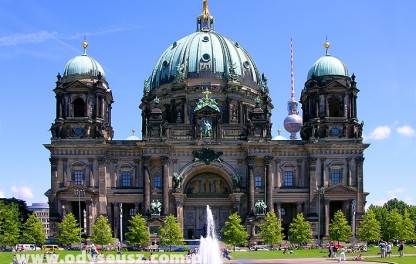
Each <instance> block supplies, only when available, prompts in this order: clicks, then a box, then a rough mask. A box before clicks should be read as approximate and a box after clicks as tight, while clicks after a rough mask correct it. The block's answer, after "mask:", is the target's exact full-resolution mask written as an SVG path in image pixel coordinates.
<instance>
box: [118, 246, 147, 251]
mask: <svg viewBox="0 0 416 264" xmlns="http://www.w3.org/2000/svg"><path fill="white" fill-rule="evenodd" d="M123 249H124V248H123ZM125 249H127V251H144V248H143V247H138V246H126V247H125Z"/></svg>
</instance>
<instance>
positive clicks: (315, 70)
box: [307, 41, 348, 80]
mask: <svg viewBox="0 0 416 264" xmlns="http://www.w3.org/2000/svg"><path fill="white" fill-rule="evenodd" d="M329 46H330V45H329V42H328V41H326V42H325V48H326V54H325V56H322V57H320V58H319V59H318V60H317V61H316V62H315V63H314V64H313V65H312V67H311V68H310V70H309V72H308V77H307V80H310V79H311V78H312V76H315V77H319V76H327V75H338V76H345V77H348V68H347V66H346V65H345V64H344V63H343V62H342V61H341V60H340V59H338V58H337V57H334V56H331V55H329V54H328V48H329Z"/></svg>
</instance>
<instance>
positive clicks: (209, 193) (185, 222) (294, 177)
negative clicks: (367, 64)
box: [45, 17, 368, 241]
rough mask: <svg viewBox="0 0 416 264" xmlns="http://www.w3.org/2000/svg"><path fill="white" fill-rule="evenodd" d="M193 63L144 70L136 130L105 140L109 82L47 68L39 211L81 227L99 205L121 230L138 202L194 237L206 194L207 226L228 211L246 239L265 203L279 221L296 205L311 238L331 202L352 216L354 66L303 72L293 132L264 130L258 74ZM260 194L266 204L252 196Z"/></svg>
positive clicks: (358, 202) (267, 116)
mask: <svg viewBox="0 0 416 264" xmlns="http://www.w3.org/2000/svg"><path fill="white" fill-rule="evenodd" d="M201 19H202V21H203V17H202V18H201ZM198 21H200V20H198ZM199 23H201V22H199ZM201 25H202V24H201ZM208 25H210V24H209V23H208ZM201 27H202V26H201ZM201 30H207V29H206V28H202V29H201ZM235 45H237V44H235ZM201 63H206V60H205V61H201ZM202 66H204V67H202ZM202 66H201V67H202V68H200V71H198V72H189V69H188V68H186V67H185V68H183V67H182V68H181V67H178V69H180V71H179V70H178V73H177V74H176V75H175V76H174V77H173V79H166V80H164V82H163V83H160V85H159V86H157V85H155V84H154V83H153V84H151V83H149V81H148V80H146V81H145V83H144V87H143V90H144V96H143V98H142V101H141V105H140V109H141V110H142V120H143V122H142V139H135V140H115V139H113V129H112V127H111V105H112V103H113V99H112V93H111V90H110V89H109V88H108V83H107V81H106V80H105V78H104V77H103V76H101V74H98V75H97V76H96V75H92V76H91V75H88V74H87V76H83V75H76V76H72V75H67V76H63V77H61V76H58V80H57V82H56V88H55V89H54V91H55V93H56V100H57V114H56V119H55V121H54V123H53V124H52V127H51V132H52V133H51V134H52V138H51V142H50V143H49V144H45V147H46V148H47V149H48V150H49V151H50V155H51V158H50V163H51V188H50V190H48V191H47V192H46V195H47V196H48V198H49V204H50V221H51V222H55V223H57V222H59V221H61V220H62V218H63V217H64V216H65V215H66V214H67V213H70V212H71V213H73V214H74V215H75V217H76V219H79V220H80V221H81V222H82V223H85V233H86V234H87V235H91V227H92V224H93V222H94V220H95V219H96V218H97V216H99V215H105V216H107V217H108V218H109V221H110V224H111V227H112V229H113V232H114V236H116V237H120V230H122V232H123V233H125V231H126V229H127V228H126V227H127V225H128V221H129V219H130V218H131V216H132V215H134V214H138V213H140V214H142V215H143V216H144V217H146V219H147V220H148V224H149V230H150V232H151V233H152V236H156V235H155V233H156V231H157V227H158V226H160V224H161V223H162V222H161V221H162V220H163V218H164V217H165V216H166V215H168V214H173V215H175V216H176V217H177V219H178V221H179V223H180V225H181V227H182V228H183V233H184V237H185V238H199V237H200V236H201V235H203V234H204V232H205V228H206V224H205V218H206V215H205V207H206V205H209V206H210V207H211V208H212V211H213V215H214V219H215V221H216V227H217V229H218V230H220V229H221V228H222V227H223V226H224V223H225V222H226V221H227V219H228V217H229V215H230V214H232V213H233V212H238V214H239V215H240V216H241V218H242V219H243V223H244V224H245V225H246V227H247V230H248V231H249V233H250V236H251V239H252V240H253V241H254V240H256V239H258V236H257V231H258V229H257V226H258V224H259V222H260V221H261V220H262V219H263V218H264V213H265V212H274V213H276V214H277V215H278V216H279V217H280V218H281V219H282V224H283V227H284V228H285V232H287V229H288V226H289V224H290V222H291V219H292V218H294V217H295V216H296V214H298V213H303V214H304V216H305V217H306V219H308V220H309V221H310V223H311V227H312V230H313V233H314V235H315V236H316V237H318V232H319V233H320V234H319V237H323V236H326V235H328V226H329V223H330V219H331V217H332V216H333V214H334V213H335V211H337V210H339V209H340V210H342V211H343V212H344V214H345V215H346V217H347V219H348V220H349V222H350V223H352V221H353V219H355V221H356V223H357V224H358V223H359V221H360V220H361V219H362V216H363V214H364V207H365V202H366V195H367V194H368V193H365V192H364V188H363V162H364V150H365V149H366V148H367V147H368V145H367V144H364V143H362V137H361V131H362V127H363V124H362V123H361V124H360V123H359V122H358V119H357V104H356V103H357V102H356V99H357V94H358V91H359V90H358V89H357V87H356V83H355V77H354V76H353V77H348V76H324V77H319V76H313V77H312V78H311V79H310V80H308V81H307V82H306V83H305V88H304V89H303V91H302V95H301V100H300V103H301V104H302V109H303V122H304V123H303V126H302V131H301V137H302V139H301V140H272V138H271V125H272V124H271V112H272V109H273V105H272V103H271V98H270V95H269V90H268V87H267V79H266V78H265V77H264V76H260V75H259V74H258V72H253V70H252V69H248V68H247V69H246V72H245V74H246V75H244V76H248V74H251V75H256V78H255V80H256V81H253V79H248V78H247V77H244V76H243V75H238V74H236V73H235V72H234V71H233V68H232V67H230V69H229V72H228V73H223V74H218V73H216V74H214V73H213V72H212V70H210V68H209V67H208V66H207V65H205V64H204V65H202ZM334 104H335V107H334ZM335 108H336V109H335ZM74 109H76V111H75V110H74ZM260 202H264V204H265V206H266V207H265V208H264V209H265V211H262V210H259V207H258V206H256V205H258V203H260ZM156 203H160V204H161V208H160V211H158V210H156V209H155V208H154V205H156ZM260 209H261V208H260ZM121 227H123V228H121ZM51 231H52V232H53V231H54V232H56V230H51Z"/></svg>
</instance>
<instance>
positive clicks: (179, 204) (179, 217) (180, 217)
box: [175, 198, 183, 230]
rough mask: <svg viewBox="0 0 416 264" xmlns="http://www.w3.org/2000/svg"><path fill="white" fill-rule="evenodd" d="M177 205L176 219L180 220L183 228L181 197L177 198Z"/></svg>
mask: <svg viewBox="0 0 416 264" xmlns="http://www.w3.org/2000/svg"><path fill="white" fill-rule="evenodd" d="M175 206H176V219H177V220H178V224H179V226H180V227H181V229H182V230H183V200H182V199H181V198H177V199H176V201H175Z"/></svg>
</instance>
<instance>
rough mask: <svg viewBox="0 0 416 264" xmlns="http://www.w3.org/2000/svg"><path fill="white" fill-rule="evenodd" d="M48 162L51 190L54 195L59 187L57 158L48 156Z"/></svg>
mask: <svg viewBox="0 0 416 264" xmlns="http://www.w3.org/2000/svg"><path fill="white" fill-rule="evenodd" d="M49 162H50V163H51V182H52V184H51V189H52V190H51V192H52V193H53V194H54V195H55V193H56V192H57V191H58V188H59V182H58V160H57V159H56V158H50V159H49Z"/></svg>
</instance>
